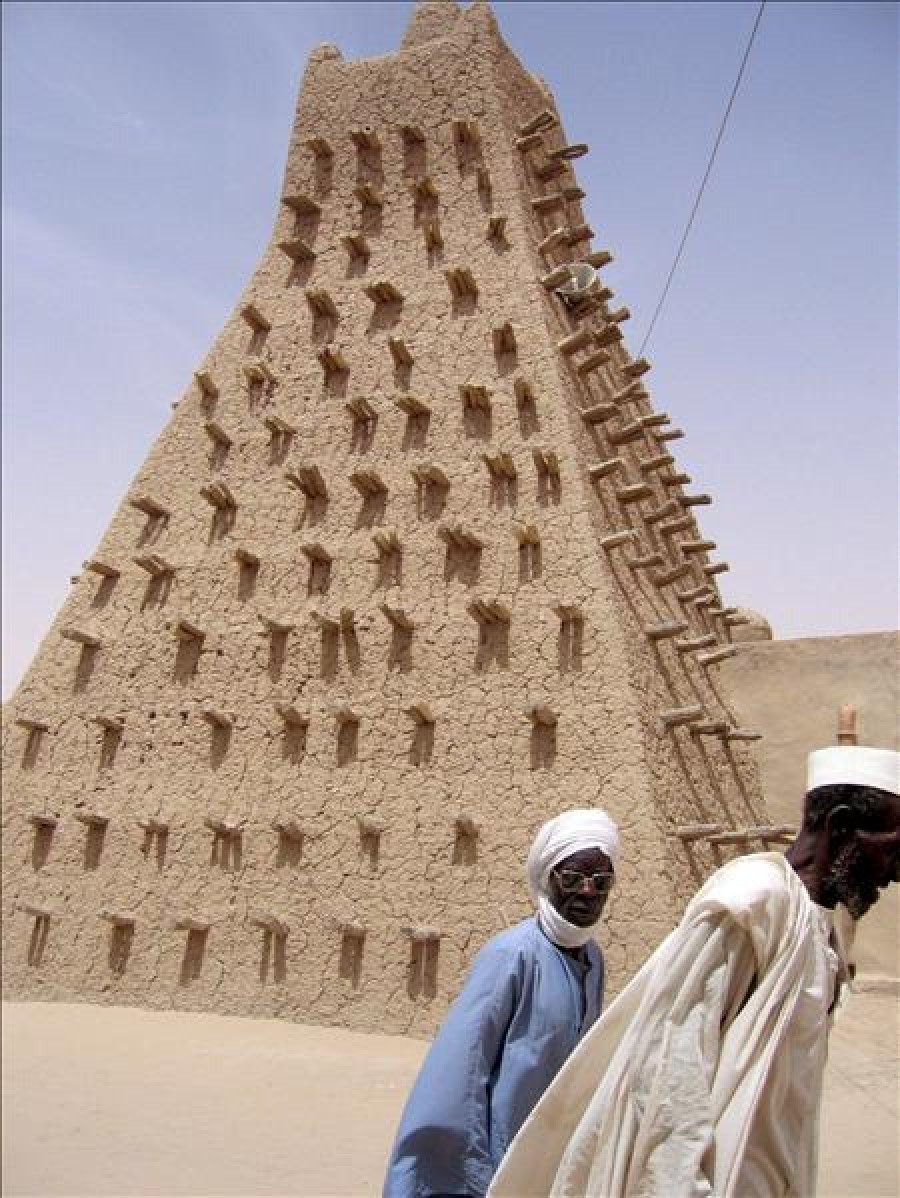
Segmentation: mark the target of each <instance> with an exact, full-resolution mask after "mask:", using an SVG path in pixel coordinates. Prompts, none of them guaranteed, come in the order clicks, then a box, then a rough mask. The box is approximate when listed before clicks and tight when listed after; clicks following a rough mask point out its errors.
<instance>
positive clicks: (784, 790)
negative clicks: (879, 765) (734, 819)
mask: <svg viewBox="0 0 900 1198" xmlns="http://www.w3.org/2000/svg"><path fill="white" fill-rule="evenodd" d="M898 640H900V638H898V634H897V633H896V632H880V633H870V634H867V635H862V636H833V637H809V638H805V639H802V640H788V641H768V642H765V641H761V642H759V643H757V644H742V646H741V652H740V653H739V654H738V655H737V656H736V657H733V658H732V659H731V660H730V661H728V662H726V663H725V664H724V665H723V666H721V667H720V668H721V670H722V672H723V674H724V676H725V681H726V683H727V685H728V688H729V691H730V693H731V694H732V695H733V697H734V702H735V704H736V707H737V709H738V711H739V712H740V714H741V718H742V719H744V720H746V721H747V722H748V723H752V724H753V726H754V727H755V728H758V729H759V730H760V731H761V732H763V733H764V736H763V739H762V740H761V741H760V743H759V766H760V773H761V776H762V783H763V789H764V793H765V795H766V801H767V804H768V807H769V811H770V813H771V815H772V817H773V819H774V820H776V821H777V822H778V823H781V822H787V823H797V822H799V819H800V810H801V806H800V805H801V802H802V796H803V792H804V790H805V789H806V785H805V783H806V757H807V755H808V754H809V753H810V752H811V751H812V750H813V749H820V748H822V747H823V746H825V745H831V744H835V743H836V740H837V717H838V712H839V711H840V709H841V707H843V706H845V705H849V706H851V707H853V708H855V710H856V713H857V735H858V740H859V743H860V744H861V745H872V746H876V747H878V748H882V749H900V731H898V730H900V719H898V716H900V669H898V666H900V659H898ZM898 892H900V888H898V887H896V886H893V887H891V889H890V890H889V891H888V892H887V893H886V894H885V895H884V896H883V897H882V898H881V900H880V901H879V903H878V906H877V907H875V908H874V910H873V911H872V912H871V913H870V914H869V915H867V916H866V917H865V918H864V919H863V920H862V922H861V923H860V926H859V931H858V933H857V936H856V943H855V945H854V949H855V955H856V964H857V969H858V971H859V975H860V976H861V977H862V978H870V979H872V978H887V979H895V980H896V979H897V978H898V977H900V967H898V966H900V962H898V948H897V925H898V922H900V893H898Z"/></svg>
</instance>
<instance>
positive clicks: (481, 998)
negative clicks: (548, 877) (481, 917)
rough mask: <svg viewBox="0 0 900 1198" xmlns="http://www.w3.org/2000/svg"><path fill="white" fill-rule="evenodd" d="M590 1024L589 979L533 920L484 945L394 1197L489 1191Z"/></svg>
mask: <svg viewBox="0 0 900 1198" xmlns="http://www.w3.org/2000/svg"><path fill="white" fill-rule="evenodd" d="M593 960H594V962H595V969H594V970H592V982H593V984H592V997H591V1001H590V1004H589V1005H590V1007H591V1010H590V1013H589V1015H590V1019H591V1021H592V1020H593V1018H595V1017H596V1013H597V1011H598V1010H599V1004H600V992H601V989H602V958H601V957H600V954H599V952H597V953H595V955H594V957H593ZM584 1030H585V1027H584V1026H583V1011H582V1006H581V995H580V984H579V983H578V982H577V981H576V980H575V979H574V978H573V977H572V975H571V973H570V968H569V966H568V965H567V963H566V961H565V958H564V956H563V954H562V953H561V952H560V951H559V949H557V948H556V947H555V946H554V945H552V944H551V943H550V942H549V941H548V940H547V939H546V937H544V936H543V934H542V933H541V932H540V931H539V930H538V929H537V926H536V924H535V923H534V921H533V920H526V921H525V923H524V924H519V925H517V927H515V928H510V929H509V930H508V931H506V932H504V933H501V935H499V936H497V937H495V938H494V940H492V941H490V942H489V943H488V944H487V945H485V947H484V948H483V949H482V950H481V952H480V953H479V954H478V956H477V957H476V958H475V961H474V963H473V966H472V970H471V972H470V974H469V976H468V978H467V980H466V983H465V985H464V987H463V989H462V991H461V992H460V994H459V996H458V998H457V999H456V1001H455V1002H454V1003H453V1004H452V1006H451V1007H450V1010H449V1011H448V1013H447V1018H446V1020H445V1021H444V1024H443V1026H442V1027H441V1029H440V1031H439V1032H438V1035H437V1037H436V1038H435V1040H434V1042H433V1044H432V1046H431V1048H430V1050H429V1052H428V1054H427V1056H426V1058H425V1061H424V1063H423V1065H422V1068H421V1070H420V1072H419V1076H418V1078H417V1079H416V1082H415V1085H414V1087H413V1090H412V1092H411V1094H410V1096H409V1099H408V1101H407V1104H406V1107H405V1109H404V1112H403V1116H402V1119H401V1121H400V1127H399V1130H398V1132H397V1137H396V1141H395V1143H394V1148H393V1152H392V1154H391V1160H390V1164H389V1166H388V1171H387V1176H386V1179H385V1186H384V1195H385V1198H426V1196H428V1195H443V1194H465V1195H469V1196H477V1195H482V1194H484V1193H485V1192H486V1191H487V1188H488V1186H489V1185H490V1181H491V1178H492V1176H493V1174H494V1171H495V1170H496V1168H497V1165H498V1164H499V1161H500V1159H501V1157H502V1156H503V1153H504V1151H505V1149H506V1146H507V1144H508V1142H509V1140H511V1139H512V1137H513V1136H514V1135H515V1133H516V1131H518V1128H519V1126H520V1125H521V1123H522V1122H523V1121H524V1119H525V1118H526V1117H527V1115H528V1113H529V1112H530V1110H531V1108H532V1106H533V1105H534V1103H535V1102H536V1101H537V1100H538V1099H539V1098H540V1096H541V1094H542V1093H543V1091H544V1088H545V1087H546V1086H547V1085H549V1083H550V1081H551V1080H552V1079H553V1077H554V1076H555V1075H556V1072H557V1070H558V1069H559V1068H560V1066H561V1065H562V1063H563V1061H564V1060H565V1059H566V1057H567V1056H568V1055H569V1053H570V1052H571V1051H572V1049H573V1048H574V1047H575V1044H576V1043H577V1041H578V1039H579V1036H580V1034H581V1033H582V1031H584Z"/></svg>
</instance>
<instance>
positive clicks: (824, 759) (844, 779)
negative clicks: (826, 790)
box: [806, 745, 900, 795]
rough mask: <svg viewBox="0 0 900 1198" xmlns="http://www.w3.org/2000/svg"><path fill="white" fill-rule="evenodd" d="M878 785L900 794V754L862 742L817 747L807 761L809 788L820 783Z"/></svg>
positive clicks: (891, 792)
mask: <svg viewBox="0 0 900 1198" xmlns="http://www.w3.org/2000/svg"><path fill="white" fill-rule="evenodd" d="M847 785H850V786H854V785H855V786H874V787H876V788H877V789H878V790H886V791H888V793H889V794H893V795H900V753H895V752H894V750H893V749H869V748H865V747H864V746H862V745H834V746H832V747H831V748H829V749H816V751H815V752H814V753H810V755H809V757H808V759H807V763H806V789H807V791H810V790H815V788H816V787H817V786H847Z"/></svg>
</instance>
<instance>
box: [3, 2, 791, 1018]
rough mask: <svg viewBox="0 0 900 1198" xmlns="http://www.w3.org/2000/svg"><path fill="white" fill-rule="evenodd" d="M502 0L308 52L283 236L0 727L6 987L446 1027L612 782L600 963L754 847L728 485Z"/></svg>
mask: <svg viewBox="0 0 900 1198" xmlns="http://www.w3.org/2000/svg"><path fill="white" fill-rule="evenodd" d="M586 152H587V147H586V146H584V145H573V144H570V143H569V142H568V141H567V139H566V136H565V134H564V132H563V127H562V120H561V118H560V116H559V114H558V112H557V110H556V106H555V104H554V100H553V97H552V95H551V94H550V92H549V90H548V89H547V87H546V86H545V85H544V84H543V83H542V82H541V81H540V80H539V79H537V78H535V77H534V76H533V75H531V74H529V72H528V71H527V70H526V69H525V68H524V67H523V66H522V65H521V64H520V63H519V61H518V60H517V59H516V57H515V55H514V54H513V53H512V52H511V51H510V49H509V48H508V47H507V46H506V45H505V44H504V42H503V40H502V38H501V36H500V33H499V31H498V28H497V25H496V23H495V20H494V17H493V15H492V12H491V10H490V7H489V6H488V5H487V4H485V3H481V2H476V3H474V4H472V5H471V6H469V7H468V8H466V9H460V8H458V6H457V5H456V4H455V3H454V2H453V0H438V2H432V3H423V4H420V5H419V7H418V8H417V9H416V10H415V12H414V15H413V16H412V19H411V22H410V25H409V28H408V29H407V31H406V34H405V36H404V38H403V42H402V45H401V46H400V49H399V51H398V52H397V53H396V54H393V55H389V56H386V57H383V58H376V59H367V60H363V61H359V62H345V61H344V59H343V58H342V56H341V54H340V52H339V51H338V50H337V49H336V48H335V47H334V46H330V45H324V46H320V47H319V48H318V49H317V50H315V51H314V52H313V54H312V55H311V56H310V59H309V62H308V65H307V68H306V73H305V76H304V79H303V84H302V88H301V91H300V97H299V102H298V106H297V113H296V119H295V123H294V128H293V133H292V136H291V140H290V147H289V150H288V156H287V166H286V169H285V175H284V185H283V188H282V192H281V198H280V203H279V206H278V211H277V215H276V218H275V222H274V228H273V231H272V235H271V240H270V241H269V244H268V245H267V246H266V249H265V251H264V253H263V255H262V258H261V260H260V262H259V265H258V267H257V269H256V270H255V272H254V274H253V275H252V277H251V278H250V280H249V282H248V283H247V286H246V288H245V290H244V293H243V294H242V295H241V297H240V299H239V301H238V303H237V305H236V307H235V309H234V311H233V313H232V315H231V316H230V317H229V319H228V321H227V322H226V324H225V326H224V328H223V329H222V331H221V334H220V335H219V336H218V337H217V339H216V341H215V342H214V344H213V345H212V347H211V348H210V350H209V352H208V354H207V355H206V357H205V358H204V359H203V361H202V362H201V363H200V364H199V365H198V368H197V371H196V373H195V374H194V376H193V379H192V381H191V382H190V385H189V386H188V388H187V389H186V391H185V392H184V395H183V396H182V397H181V399H180V400H179V402H178V403H177V404H176V405H175V409H174V411H173V414H172V416H171V419H170V420H169V422H168V424H167V425H166V427H165V428H164V429H163V431H162V433H161V435H160V437H159V439H158V441H157V442H156V444H155V445H154V446H153V448H152V449H151V451H150V453H149V456H148V457H147V459H146V461H145V462H144V464H143V465H142V467H141V468H140V470H139V471H138V473H137V476H136V477H135V479H134V481H133V483H132V485H131V486H130V488H129V490H128V492H127V494H126V495H125V496H124V499H123V501H122V503H121V505H120V507H119V508H118V510H117V511H116V512H115V514H114V515H113V518H112V521H111V523H110V525H109V528H108V530H107V532H106V534H105V536H104V537H103V539H102V541H101V543H100V544H99V545H98V546H97V549H96V551H95V553H94V555H93V556H92V557H91V558H90V560H89V561H86V562H85V563H84V569H83V572H82V573H81V575H80V576H79V577H78V578H77V579H75V580H73V586H72V589H71V593H70V595H69V597H68V599H67V600H66V602H65V603H64V605H63V607H62V610H61V611H60V613H59V615H58V616H57V618H56V620H55V622H54V623H53V625H52V627H51V628H50V630H49V631H48V633H47V635H46V637H45V638H44V641H43V643H42V644H41V646H40V649H39V651H38V653H37V655H36V657H35V659H34V661H33V663H32V665H31V667H30V669H29V671H28V673H27V674H26V676H25V678H24V680H23V682H22V683H21V685H20V687H19V688H18V690H17V692H16V693H15V695H14V696H13V698H12V699H11V700H10V702H9V703H8V704H7V706H6V710H5V712H4V729H3V763H4V775H5V786H4V792H5V793H4V809H3V874H4V885H5V891H4V921H3V922H4V949H5V970H4V974H5V987H6V992H7V993H8V994H9V995H11V996H14V997H19V998H32V999H61V1000H62V999H66V1000H72V999H78V1000H85V1001H91V1002H109V1003H117V1004H123V1005H138V1006H153V1007H173V1006H174V1007H179V1008H184V1009H201V1010H210V1011H218V1012H223V1013H241V1014H248V1015H279V1016H284V1017H287V1018H292V1019H297V1020H301V1021H306V1022H311V1023H330V1024H342V1025H345V1026H348V1027H354V1028H362V1029H378V1030H382V1031H395V1032H412V1033H415V1034H428V1033H429V1032H431V1031H432V1030H433V1029H434V1028H435V1026H436V1025H437V1023H438V1022H439V1020H440V1017H441V1015H442V1013H443V1011H444V1009H445V1007H446V1004H447V1002H448V1001H449V999H450V997H452V995H453V994H454V992H455V990H456V989H457V987H458V985H459V982H460V980H461V977H462V975H463V973H464V971H465V969H466V968H467V966H468V964H469V962H470V961H471V958H472V956H473V955H474V953H475V952H476V951H477V949H478V948H479V947H480V946H481V944H483V943H484V941H485V940H486V939H487V938H488V937H489V936H491V935H492V934H494V933H495V932H497V931H498V930H500V929H501V928H502V927H503V926H504V925H506V924H508V923H511V922H513V921H515V920H518V919H520V918H523V917H524V915H526V914H527V913H528V910H529V905H528V899H527V893H526V888H525V884H524V877H523V863H524V858H525V854H526V852H527V848H528V846H529V844H530V842H531V839H532V837H533V834H534V832H535V829H536V828H537V826H538V825H539V824H540V823H541V822H542V821H543V820H545V819H546V818H548V817H549V816H551V815H553V814H556V813H557V812H559V811H561V810H563V809H565V808H567V807H572V806H581V805H586V804H591V803H599V804H601V805H603V806H605V807H606V808H607V809H608V810H609V811H610V812H611V813H612V814H613V816H614V817H615V818H616V819H617V820H618V822H619V823H620V825H621V828H622V831H623V836H624V862H623V865H622V868H621V877H620V882H619V886H618V887H617V891H616V894H615V896H614V900H613V902H612V903H611V904H610V907H611V912H610V916H609V923H608V928H607V930H606V933H605V938H604V940H605V945H606V949H607V960H608V963H609V967H610V973H611V982H612V984H613V987H614V988H618V987H619V986H620V985H621V984H622V982H623V981H624V980H625V978H626V977H627V976H628V975H629V974H630V973H631V972H633V970H634V969H635V968H636V966H637V965H638V964H639V963H640V962H641V961H642V959H643V958H644V956H645V955H646V954H647V953H648V951H649V950H650V949H651V948H652V947H654V946H655V945H656V943H657V942H658V941H659V940H660V939H661V938H662V936H663V935H664V934H665V933H666V932H667V931H668V930H669V929H670V927H671V926H672V925H673V923H674V921H675V919H676V918H677V916H678V914H679V913H680V910H681V908H682V906H683V904H684V902H685V900H686V898H687V896H688V894H689V893H691V892H692V891H693V889H694V888H695V886H696V884H697V882H698V881H699V880H700V879H701V878H702V877H703V876H705V875H706V874H707V873H708V872H709V871H710V870H711V869H712V868H713V867H714V866H715V865H716V864H718V863H719V862H720V861H722V860H724V859H725V857H726V856H727V855H728V854H731V853H734V852H735V851H742V850H745V849H746V848H747V847H751V848H759V847H762V846H763V845H765V844H767V843H777V841H778V839H779V837H781V836H782V834H783V829H780V828H777V827H772V826H771V825H769V824H768V823H767V820H766V815H765V809H764V806H763V803H762V799H761V796H760V792H759V786H758V782H757V775H756V768H755V764H754V761H753V757H752V752H753V750H752V746H751V745H749V744H748V743H747V742H749V741H752V739H753V738H754V736H755V734H754V733H753V732H752V731H751V730H749V729H745V728H741V727H738V726H736V721H735V719H734V716H733V712H732V708H731V707H730V704H729V699H728V696H727V695H726V694H725V693H724V692H723V689H722V685H721V681H720V679H719V678H718V676H717V674H718V671H717V663H718V662H720V661H722V660H723V659H724V658H726V657H728V656H729V655H731V654H732V653H734V652H735V651H736V646H735V645H733V644H732V643H731V640H732V628H733V627H734V626H735V625H736V624H738V623H739V622H740V620H741V619H743V618H744V617H743V616H742V615H741V613H739V612H737V611H736V610H735V609H730V608H728V607H727V606H725V605H724V604H723V601H722V599H721V596H720V594H719V591H718V589H717V578H718V576H719V574H720V573H721V572H722V571H724V570H726V569H727V565H726V563H724V562H722V561H719V560H716V559H715V558H714V557H713V553H714V550H715V546H714V545H713V543H712V542H711V541H709V540H707V539H706V538H705V537H704V535H703V533H702V531H701V529H700V527H699V525H698V519H697V517H698V511H699V509H700V508H701V507H702V506H703V505H705V504H707V503H709V501H710V500H709V497H708V496H707V495H705V494H702V493H698V492H697V491H696V490H694V489H692V487H691V480H690V479H689V478H688V477H687V476H686V475H685V474H683V473H681V472H680V471H679V469H678V465H677V462H676V460H675V457H674V455H673V450H674V449H675V445H676V442H677V440H678V439H679V438H680V437H681V436H682V432H681V430H680V429H679V428H677V427H676V426H675V425H674V423H673V421H672V419H671V418H670V416H669V415H668V414H667V413H666V412H665V411H661V410H659V409H658V408H657V407H656V406H655V405H654V403H653V401H652V400H651V396H650V390H649V383H648V371H649V364H648V363H647V362H646V361H644V360H642V359H637V360H635V359H634V358H633V357H632V356H631V355H630V354H629V352H628V350H627V348H626V338H625V336H624V334H623V327H624V325H625V322H626V321H627V319H628V309H627V308H626V307H623V306H622V305H621V303H619V302H618V301H617V298H616V297H614V296H613V295H612V293H611V292H610V290H609V288H608V287H606V286H605V285H604V281H603V273H602V272H603V267H604V265H606V264H607V263H608V262H609V261H610V254H609V253H608V252H607V251H606V250H605V249H596V248H594V244H593V242H594V233H593V231H592V229H591V228H590V227H589V226H588V224H587V223H586V221H585V218H584V213H583V209H582V201H583V199H584V192H583V191H582V190H581V188H580V187H579V186H578V182H577V177H576V163H577V160H578V158H579V157H580V156H582V155H583V154H585V153H586Z"/></svg>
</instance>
